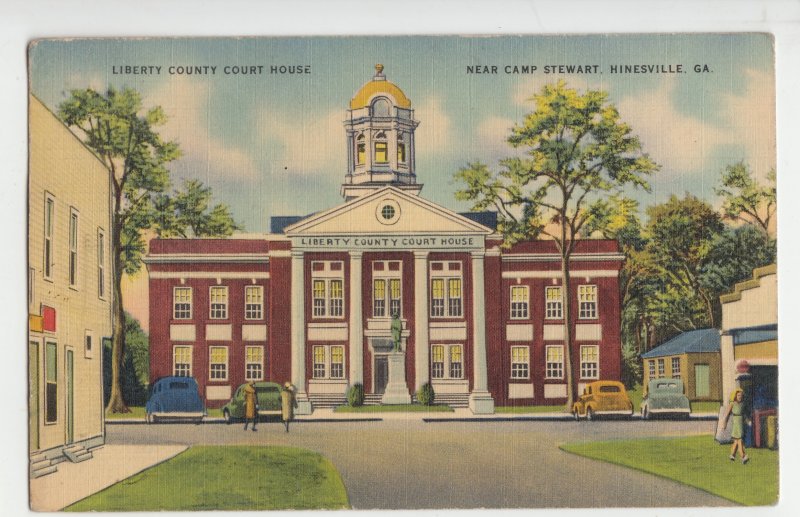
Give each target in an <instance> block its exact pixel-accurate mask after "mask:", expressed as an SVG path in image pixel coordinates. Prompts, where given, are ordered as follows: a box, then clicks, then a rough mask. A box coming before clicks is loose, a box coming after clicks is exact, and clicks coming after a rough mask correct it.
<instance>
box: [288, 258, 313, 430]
mask: <svg viewBox="0 0 800 517" xmlns="http://www.w3.org/2000/svg"><path fill="white" fill-rule="evenodd" d="M305 291H306V289H305V269H304V267H303V252H302V251H294V250H292V321H291V328H292V384H294V385H295V387H296V388H297V395H296V397H297V414H300V415H307V414H310V413H311V411H312V408H311V402H310V401H309V400H308V394H307V393H306V321H305V320H306V317H305V294H306V293H305Z"/></svg>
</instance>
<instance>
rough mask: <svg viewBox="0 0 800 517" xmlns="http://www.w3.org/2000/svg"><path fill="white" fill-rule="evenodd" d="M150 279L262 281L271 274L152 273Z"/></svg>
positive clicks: (217, 272)
mask: <svg viewBox="0 0 800 517" xmlns="http://www.w3.org/2000/svg"><path fill="white" fill-rule="evenodd" d="M150 278H153V279H175V278H201V279H208V278H214V279H217V278H220V279H222V280H241V279H255V280H262V279H265V278H267V279H268V278H269V273H266V272H262V271H254V272H252V273H248V272H241V271H239V272H229V273H226V272H221V271H208V272H206V271H186V272H180V271H177V272H176V271H151V272H150Z"/></svg>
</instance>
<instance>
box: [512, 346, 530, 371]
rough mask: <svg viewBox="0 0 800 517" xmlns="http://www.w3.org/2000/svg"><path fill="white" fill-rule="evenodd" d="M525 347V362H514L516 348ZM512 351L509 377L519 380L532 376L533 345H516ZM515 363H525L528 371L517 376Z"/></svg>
mask: <svg viewBox="0 0 800 517" xmlns="http://www.w3.org/2000/svg"><path fill="white" fill-rule="evenodd" d="M515 348H519V349H524V350H525V361H523V362H514V349H515ZM509 353H510V359H511V360H510V362H509V365H510V368H509V372H508V373H509V378H510V379H512V380H519V379H530V378H531V347H530V346H529V345H514V346H512V347H511V348H510V350H509ZM515 364H524V365H525V366H526V367H527V368H526V369H525V370H526V373H525V375H524V376H515V375H514V365H515Z"/></svg>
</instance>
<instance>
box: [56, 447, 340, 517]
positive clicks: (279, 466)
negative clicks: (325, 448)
mask: <svg viewBox="0 0 800 517" xmlns="http://www.w3.org/2000/svg"><path fill="white" fill-rule="evenodd" d="M348 508H350V504H349V502H348V500H347V492H346V491H345V488H344V483H342V479H341V477H340V476H339V473H338V472H337V471H336V469H335V468H334V467H333V465H332V464H331V462H330V461H328V460H327V459H325V458H324V457H322V456H320V455H319V454H317V453H315V452H311V451H307V450H303V449H296V448H292V447H248V446H197V447H192V448H190V449H188V450H187V451H186V452H183V453H181V454H179V455H178V456H176V457H174V458H172V459H170V460H168V461H166V462H164V463H162V464H160V465H157V466H155V467H153V468H151V469H148V470H146V471H144V472H141V473H139V474H137V475H135V476H132V477H130V478H128V479H126V480H124V481H120V482H119V483H117V484H115V485H112V486H110V487H109V488H107V489H105V490H103V491H102V492H98V493H97V494H94V495H92V496H90V497H88V498H86V499H83V500H81V501H78V502H77V503H75V504H73V505H71V506H68V507H67V508H65V510H68V511H77V512H86V511H101V512H114V511H157V510H168V511H192V510H287V509H291V510H317V509H348Z"/></svg>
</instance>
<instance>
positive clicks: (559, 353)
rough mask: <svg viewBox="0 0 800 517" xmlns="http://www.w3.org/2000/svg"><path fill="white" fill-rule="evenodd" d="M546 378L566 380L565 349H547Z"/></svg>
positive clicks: (557, 346)
mask: <svg viewBox="0 0 800 517" xmlns="http://www.w3.org/2000/svg"><path fill="white" fill-rule="evenodd" d="M545 378H547V379H563V378H564V347H563V346H561V345H548V346H546V347H545Z"/></svg>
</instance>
